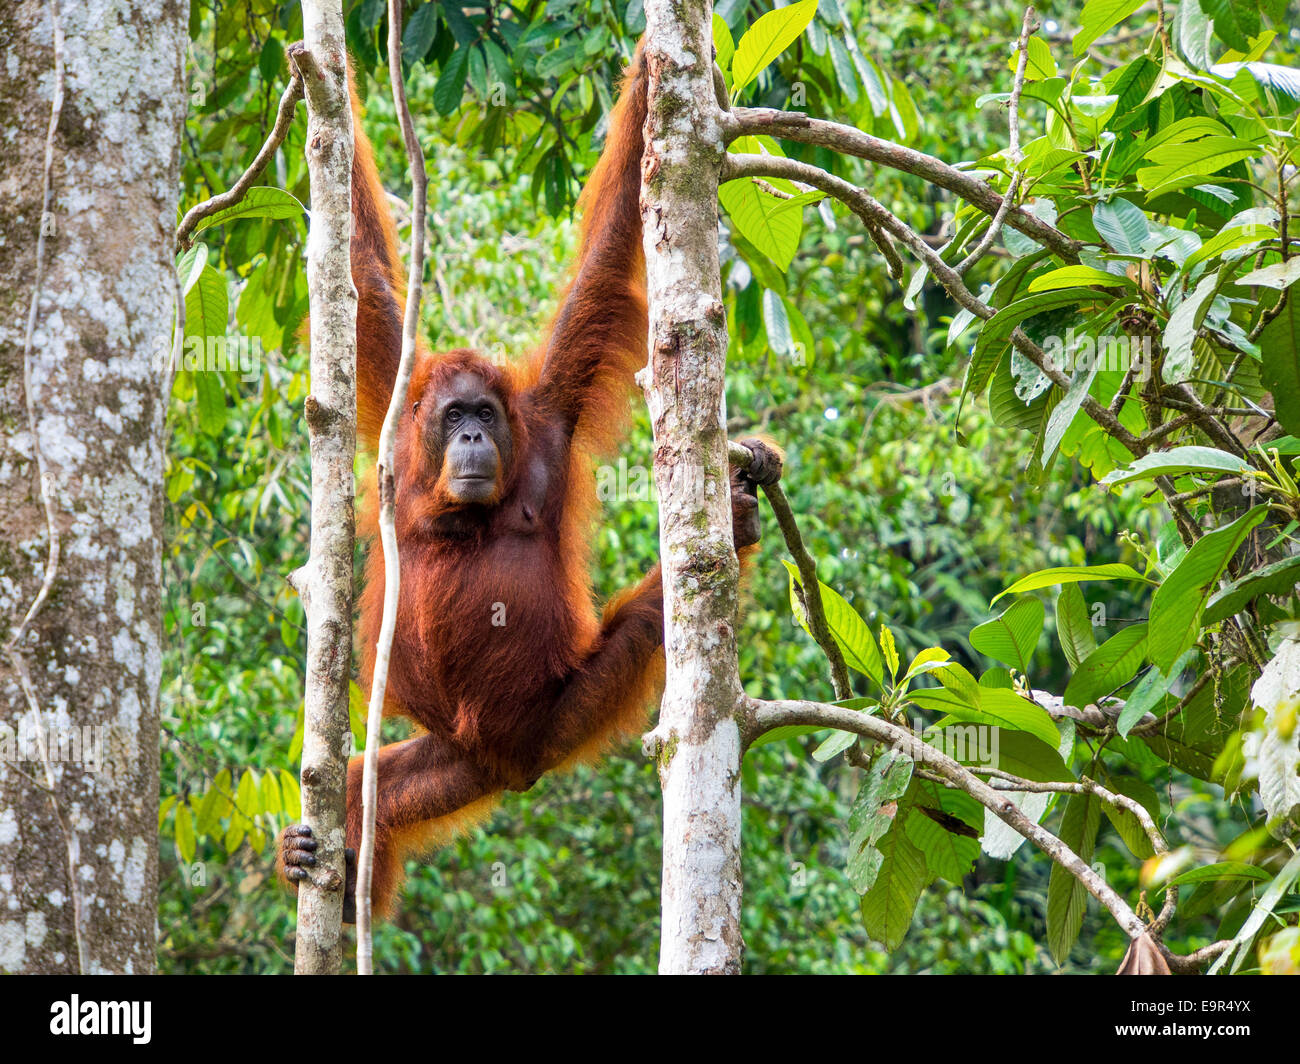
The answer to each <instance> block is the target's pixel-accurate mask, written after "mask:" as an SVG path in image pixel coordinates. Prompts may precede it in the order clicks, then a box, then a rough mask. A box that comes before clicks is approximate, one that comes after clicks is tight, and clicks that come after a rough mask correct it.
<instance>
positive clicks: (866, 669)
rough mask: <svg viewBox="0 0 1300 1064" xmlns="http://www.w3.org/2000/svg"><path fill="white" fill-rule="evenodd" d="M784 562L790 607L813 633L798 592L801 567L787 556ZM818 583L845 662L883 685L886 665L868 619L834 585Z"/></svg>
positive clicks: (830, 626)
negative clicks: (865, 619) (787, 579)
mask: <svg viewBox="0 0 1300 1064" xmlns="http://www.w3.org/2000/svg"><path fill="white" fill-rule="evenodd" d="M783 562H784V564H785V567H786V569H787V571H788V572H789V574H790V609H791V610H792V611H793V613H794V615H795V616H796V617H797V618H798V619H799V624H800V626H801V627H802V628H803V630H804V631H805V632H808V634H809V635H812V632H811V630H810V629H809V628H808V618H807V616H806V615H805V613H804V608H803V605H802V604H801V603H800V602H799V598H798V594H797V592H796V588H797V587H800V586H801V581H800V579H799V570H798V568H797V567H796V566H795V564H794V563H793V562H790V561H785V560H784V559H783ZM818 584H819V585H820V587H821V597H822V610H823V612H825V614H826V626H827V627H828V628H829V629H830V632H831V637H832V638H833V639H834V640H835V642H836V643H837V644H838V645H839V648H840V650H841V651H842V652H843V654H844V663H845V664H846V665H848V667H849V668H850V669H853V670H854V671H855V672H860V673H862V675H863V676H866V677H868V678H869V679H870V680H872V682H874V683H875V685H876V686H877V687H883V686H884V683H885V673H884V667H883V665H882V664H881V660H880V651H879V650H878V649H877V648H876V641H875V639H873V638H872V635H871V629H870V628H869V627H868V626H867V622H866V621H864V620H863V619H862V617H861V616H860V615H859V614H858V611H857V610H855V609H854V608H853V607H852V606H850V605H849V604H848V602H846V601H845V600H844V598H843V597H842V596H841V595H840V594H839V593H838V592H837V591H835V589H834V588H830V587H827V586H826V585H825V584H822V583H821V582H820V581H818Z"/></svg>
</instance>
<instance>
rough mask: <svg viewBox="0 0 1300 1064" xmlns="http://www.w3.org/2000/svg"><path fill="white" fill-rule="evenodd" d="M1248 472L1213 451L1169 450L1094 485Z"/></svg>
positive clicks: (1242, 462)
mask: <svg viewBox="0 0 1300 1064" xmlns="http://www.w3.org/2000/svg"><path fill="white" fill-rule="evenodd" d="M1249 470H1250V463H1249V462H1247V461H1245V459H1242V458H1238V457H1237V456H1236V455H1234V454H1229V453H1228V452H1227V451H1220V450H1217V449H1216V448H1214V447H1196V446H1189V447H1171V448H1170V449H1169V450H1167V451H1155V452H1153V453H1151V454H1148V455H1143V456H1142V457H1141V458H1139V459H1138V460H1137V461H1136V462H1134V463H1133V464H1132V465H1130V466H1127V467H1125V468H1124V469H1116V470H1114V471H1113V472H1110V473H1107V474H1106V476H1104V477H1102V478H1101V480H1100V481H1098V483H1099V484H1101V485H1102V486H1103V487H1107V488H1113V487H1114V486H1115V485H1117V484H1127V483H1128V482H1129V481H1132V480H1154V479H1155V478H1156V477H1169V476H1178V475H1179V474H1182V473H1213V474H1214V475H1215V477H1216V478H1217V477H1219V476H1221V475H1226V474H1232V475H1235V476H1240V475H1242V474H1243V473H1246V472H1248V471H1249Z"/></svg>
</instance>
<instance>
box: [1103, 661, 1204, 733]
mask: <svg viewBox="0 0 1300 1064" xmlns="http://www.w3.org/2000/svg"><path fill="white" fill-rule="evenodd" d="M1195 659H1196V651H1195V650H1189V651H1188V652H1187V653H1186V654H1184V655H1183V656H1182V657H1181V658H1179V659H1178V660H1177V661H1176V662H1175V663H1174V667H1173V668H1172V669H1169V670H1168V671H1165V670H1164V669H1161V668H1158V667H1157V666H1155V665H1152V666H1151V668H1149V669H1147V671H1146V672H1145V673H1144V674H1143V676H1142V679H1140V680H1138V682H1137V683H1136V684H1134V686H1133V690H1132V691H1131V692H1129V696H1128V698H1127V699H1125V700H1124V708H1123V709H1122V710H1121V711H1120V714H1119V718H1118V719H1117V720H1116V721H1115V730H1116V731H1117V732H1119V734H1120V736H1121V737H1124V738H1127V737H1128V733H1129V732H1130V731H1131V730H1132V728H1133V726H1134V725H1136V724H1137V723H1138V722H1139V721H1140V720H1141V719H1142V718H1143V717H1145V716H1146V715H1147V714H1148V713H1150V712H1152V711H1153V710H1154V709H1155V708H1156V706H1158V705H1160V704H1161V703H1162V702H1163V700H1164V697H1165V695H1167V694H1168V693H1169V688H1170V686H1171V685H1172V684H1173V682H1174V680H1176V679H1177V678H1178V677H1179V676H1181V675H1182V673H1183V670H1184V669H1186V668H1187V667H1188V666H1189V665H1190V664H1191V663H1192V662H1193V661H1194V660H1195Z"/></svg>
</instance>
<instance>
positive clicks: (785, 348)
mask: <svg viewBox="0 0 1300 1064" xmlns="http://www.w3.org/2000/svg"><path fill="white" fill-rule="evenodd" d="M763 328H764V330H766V332H767V345H768V347H770V348H771V349H772V352H773V353H774V354H776V355H779V356H781V357H783V358H788V357H789V356H790V354H791V353H792V352H793V351H794V338H793V337H792V336H791V335H790V316H789V315H788V314H786V311H785V301H784V300H783V299H782V298H781V297H780V296H779V295H777V294H776V293H775V292H773V291H772V290H771V289H770V288H764V289H763Z"/></svg>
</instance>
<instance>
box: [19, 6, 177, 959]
mask: <svg viewBox="0 0 1300 1064" xmlns="http://www.w3.org/2000/svg"><path fill="white" fill-rule="evenodd" d="M188 14H189V10H188V5H186V4H181V3H178V2H177V0H136V2H133V3H128V2H126V0H116V2H101V3H95V4H83V3H74V2H71V0H63V2H62V3H61V4H51V3H49V2H37V0H21V2H14V0H9V2H6V3H4V4H3V5H0V48H2V50H3V53H4V55H5V59H6V62H5V63H4V64H0V101H3V104H2V105H0V143H3V144H4V154H5V162H4V164H3V166H0V418H2V419H3V426H4V428H3V436H2V438H0V648H3V650H0V971H5V972H75V971H78V970H81V971H85V972H150V971H152V970H153V968H154V947H155V935H156V931H155V925H156V920H157V900H158V822H157V817H158V684H159V674H160V671H161V650H160V617H161V613H160V608H161V558H162V553H161V537H162V479H163V444H162V439H163V419H164V412H165V397H164V395H163V388H162V381H163V372H164V366H165V363H166V360H167V359H166V356H167V354H168V353H169V351H170V348H171V339H172V322H173V315H174V313H175V310H176V306H175V301H174V298H173V293H174V292H175V291H176V285H175V282H174V266H173V262H172V243H173V236H172V234H173V230H174V228H175V225H176V203H177V180H178V168H179V160H180V140H181V129H182V123H183V121H184V118H185V107H186V104H187V97H186V94H185V91H184V89H185V86H184V55H185V47H186V44H187V42H188V34H187V32H186V26H187V19H188ZM56 22H57V29H58V31H59V37H60V38H61V39H60V40H59V44H58V46H57V48H56ZM56 52H57V54H56ZM56 99H57V101H58V102H57V103H56ZM56 110H57V113H58V121H57V125H56V126H55V128H54V132H53V136H50V126H51V115H52V114H54V113H55V112H56ZM47 141H48V143H47ZM47 187H48V190H49V197H48V209H47V208H46V203H47V200H46V191H45V190H46V188H47ZM42 231H43V239H40V236H41V234H42ZM38 288H39V293H38ZM34 296H37V298H36V300H35V313H34V314H33V313H32V309H33V307H32V304H33V297H34ZM33 425H34V426H35V433H34V434H33V432H32V426H33ZM51 524H52V525H53V527H54V528H55V529H56V530H57V536H56V542H57V549H56V550H52V549H51V536H50V532H49V529H50V526H51ZM33 606H35V607H36V608H35V611H34V612H32V609H33ZM15 638H17V643H16V645H14V640H15Z"/></svg>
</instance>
